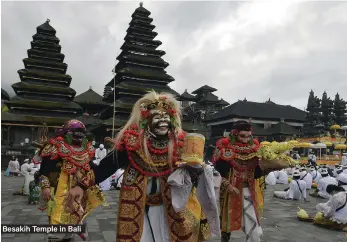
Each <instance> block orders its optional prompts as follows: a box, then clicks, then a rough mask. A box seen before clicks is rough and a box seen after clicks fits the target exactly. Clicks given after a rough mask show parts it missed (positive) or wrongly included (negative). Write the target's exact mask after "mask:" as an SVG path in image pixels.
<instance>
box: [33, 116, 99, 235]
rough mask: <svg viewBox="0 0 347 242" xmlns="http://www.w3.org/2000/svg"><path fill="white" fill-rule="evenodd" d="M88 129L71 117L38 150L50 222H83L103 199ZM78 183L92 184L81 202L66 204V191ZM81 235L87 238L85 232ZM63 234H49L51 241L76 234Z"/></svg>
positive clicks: (41, 180) (42, 184) (43, 192)
mask: <svg viewBox="0 0 347 242" xmlns="http://www.w3.org/2000/svg"><path fill="white" fill-rule="evenodd" d="M85 133H86V128H85V126H84V124H83V123H82V122H80V121H78V120H70V121H68V122H66V123H65V124H64V126H63V129H59V130H58V131H57V133H56V137H55V138H52V139H51V140H49V142H46V143H45V144H44V145H43V147H42V148H41V150H40V152H39V155H40V157H41V158H42V160H41V167H40V171H39V172H40V183H41V189H42V191H41V194H42V198H43V199H44V200H45V201H46V210H47V213H48V216H49V224H52V225H53V224H75V225H77V224H81V223H82V220H83V219H84V218H85V217H86V216H87V214H88V213H89V212H90V211H91V210H92V209H94V208H96V207H97V206H98V205H100V204H101V203H103V202H104V198H103V195H102V193H101V191H100V189H99V188H98V187H97V186H95V185H94V184H95V183H94V177H93V172H91V166H93V163H92V161H91V160H92V158H93V156H94V149H93V147H92V146H91V144H90V143H89V142H88V140H87V139H86V136H85ZM77 184H85V185H87V186H88V187H89V188H88V189H87V190H86V191H85V192H84V194H83V198H81V199H80V201H79V203H77V202H73V203H72V206H71V207H67V206H66V202H67V201H66V197H64V194H65V193H66V191H69V190H70V189H71V188H72V187H74V186H76V185H77ZM79 235H80V236H81V238H82V239H85V236H84V234H79ZM60 237H61V236H60ZM60 237H59V236H57V235H52V234H50V235H48V241H70V240H71V239H72V238H73V234H65V235H64V237H63V238H60Z"/></svg>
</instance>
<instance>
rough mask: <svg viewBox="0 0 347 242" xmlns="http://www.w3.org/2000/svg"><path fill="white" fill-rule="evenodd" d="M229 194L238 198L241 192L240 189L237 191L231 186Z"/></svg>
mask: <svg viewBox="0 0 347 242" xmlns="http://www.w3.org/2000/svg"><path fill="white" fill-rule="evenodd" d="M228 192H229V194H230V195H232V196H238V195H239V194H240V191H239V189H237V188H236V187H234V186H232V185H229V187H228Z"/></svg>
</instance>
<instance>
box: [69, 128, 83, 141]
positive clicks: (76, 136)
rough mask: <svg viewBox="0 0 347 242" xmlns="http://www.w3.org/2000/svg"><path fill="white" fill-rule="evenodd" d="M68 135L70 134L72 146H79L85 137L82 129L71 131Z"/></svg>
mask: <svg viewBox="0 0 347 242" xmlns="http://www.w3.org/2000/svg"><path fill="white" fill-rule="evenodd" d="M69 133H71V134H72V142H73V143H74V144H81V143H82V140H83V138H84V137H85V136H86V135H85V130H84V129H79V128H77V129H71V130H70V131H69Z"/></svg>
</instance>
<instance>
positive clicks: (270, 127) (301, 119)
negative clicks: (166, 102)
mask: <svg viewBox="0 0 347 242" xmlns="http://www.w3.org/2000/svg"><path fill="white" fill-rule="evenodd" d="M150 15H151V13H150V11H148V10H147V9H146V8H144V7H143V6H142V4H141V5H140V6H139V7H138V8H136V10H135V11H134V13H133V14H132V15H131V21H130V23H129V27H128V29H127V30H126V35H125V38H124V43H123V44H122V46H121V48H120V49H121V52H120V54H119V56H118V57H117V60H118V63H117V64H116V66H115V67H114V69H113V70H112V71H113V73H114V77H113V78H112V79H111V80H105V83H106V85H105V88H104V93H103V95H100V94H98V93H96V92H95V91H94V90H93V89H92V87H90V88H89V90H87V91H86V92H84V93H82V94H79V95H77V96H76V91H75V90H74V89H72V88H70V84H71V82H72V81H73V78H72V77H71V76H70V75H68V74H67V67H68V65H67V64H66V63H64V57H65V55H64V54H63V53H61V49H62V47H61V45H60V44H59V43H60V40H59V38H58V37H56V30H55V29H54V28H53V27H52V26H51V23H50V21H49V20H47V21H46V22H45V23H43V24H42V25H40V26H38V27H37V28H36V30H37V32H36V34H34V35H33V40H32V41H31V48H30V49H29V50H28V51H27V54H28V57H27V58H25V59H23V63H24V67H25V68H24V69H20V70H19V71H18V74H19V78H20V82H17V83H15V84H13V85H12V88H13V90H14V92H15V96H13V97H10V96H9V95H8V93H7V92H6V91H5V90H3V89H1V102H2V107H1V108H2V113H1V115H2V116H1V140H2V147H1V151H2V158H3V160H4V162H2V165H3V166H4V165H7V164H8V160H9V158H10V157H11V156H12V155H16V156H28V155H30V156H31V155H32V154H33V152H34V150H35V147H34V146H32V142H33V141H36V142H38V143H39V142H43V141H45V140H47V138H49V137H50V136H51V135H52V134H53V133H54V131H55V129H57V128H59V127H61V126H62V124H63V123H64V122H65V121H67V120H69V119H71V118H76V119H79V120H81V121H82V122H83V123H84V124H85V125H86V127H87V129H88V132H89V136H88V137H89V139H91V140H92V141H94V142H93V144H94V145H98V144H99V143H103V142H104V138H105V137H112V136H113V137H114V136H115V135H116V134H117V132H118V131H119V130H120V128H121V127H122V126H123V125H124V124H125V123H126V121H127V120H128V118H129V115H130V113H131V110H132V107H133V105H134V103H135V102H136V101H137V100H138V99H139V98H140V97H142V96H143V95H144V94H145V93H146V92H148V91H151V90H155V91H157V92H168V93H171V94H173V95H174V96H175V97H176V98H177V99H178V100H179V101H180V102H181V104H182V108H183V112H182V120H183V129H184V130H185V131H187V132H197V133H201V134H203V135H205V137H206V139H207V142H206V144H207V147H209V148H208V149H207V156H208V155H209V153H211V150H212V148H213V147H212V145H214V144H215V142H216V140H217V139H219V138H221V137H223V136H227V135H228V134H229V132H230V130H231V129H232V126H233V123H234V122H235V121H238V120H246V121H249V122H251V123H252V125H253V136H255V137H257V138H259V139H260V141H266V142H271V141H288V140H293V139H296V140H297V141H298V142H299V143H304V144H305V143H306V147H308V146H307V143H310V144H311V145H314V144H315V143H324V142H325V143H324V144H325V148H326V151H325V153H326V154H329V152H330V153H331V154H333V152H336V150H335V147H340V149H339V150H338V151H337V152H340V151H341V150H343V149H346V147H345V146H346V129H347V126H346V125H347V121H346V113H347V111H346V101H344V100H343V99H342V98H340V96H339V94H336V96H335V99H334V100H331V99H330V98H328V97H327V93H326V92H324V94H323V96H322V98H321V99H319V98H318V97H316V96H314V93H313V91H311V92H310V95H309V99H308V104H307V108H306V110H305V111H303V110H300V109H298V108H295V107H293V106H290V105H280V104H276V103H274V102H272V101H271V100H270V99H268V100H267V101H264V102H254V101H248V100H247V98H245V99H244V100H239V101H237V102H235V103H233V104H229V103H228V102H227V101H225V100H223V99H221V98H219V97H218V96H216V95H215V94H214V93H215V92H216V91H217V89H215V88H213V87H211V86H208V85H202V86H201V87H200V88H197V89H196V90H194V91H192V92H191V93H189V92H188V90H187V89H186V90H185V91H184V92H183V93H182V94H179V93H177V92H176V91H175V90H173V89H171V88H170V86H169V84H170V83H172V82H174V81H175V79H174V77H172V76H170V75H169V74H168V73H167V72H166V71H165V69H166V68H167V67H168V66H169V63H168V62H166V61H165V60H164V56H165V54H166V52H165V51H163V50H160V48H159V47H160V46H161V44H162V42H161V41H160V40H155V38H156V37H157V35H158V33H157V32H155V31H154V29H155V25H154V24H153V19H152V18H151V17H150ZM338 145H341V146H338ZM343 145H344V146H343ZM298 148H300V149H304V148H305V146H303V147H299V146H298ZM334 154H335V153H334ZM210 155H211V154H210Z"/></svg>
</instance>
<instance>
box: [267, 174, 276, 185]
mask: <svg viewBox="0 0 347 242" xmlns="http://www.w3.org/2000/svg"><path fill="white" fill-rule="evenodd" d="M277 172H278V171H271V172H270V173H269V174H268V175H267V176H266V178H265V183H266V185H269V186H274V185H276V181H277Z"/></svg>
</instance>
